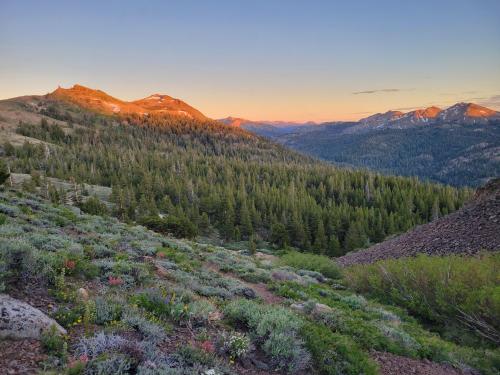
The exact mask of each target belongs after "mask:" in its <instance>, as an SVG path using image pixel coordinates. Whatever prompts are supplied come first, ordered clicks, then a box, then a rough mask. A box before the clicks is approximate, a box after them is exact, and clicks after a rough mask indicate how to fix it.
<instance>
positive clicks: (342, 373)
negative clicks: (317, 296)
mask: <svg viewBox="0 0 500 375" xmlns="http://www.w3.org/2000/svg"><path fill="white" fill-rule="evenodd" d="M301 331H302V336H303V337H304V339H305V342H306V347H307V349H308V350H309V352H310V353H311V355H312V358H313V360H314V365H315V367H316V369H317V370H318V371H319V373H320V374H321V375H359V374H364V375H372V374H373V375H375V374H377V373H378V372H377V368H376V366H375V364H374V363H373V362H372V361H371V360H370V358H369V357H368V355H367V354H366V353H364V352H363V351H361V350H360V349H359V348H358V346H357V345H356V344H355V343H354V342H353V341H352V340H351V339H350V338H349V337H347V336H342V335H339V334H337V333H333V332H332V331H331V330H330V329H328V327H325V326H322V325H320V324H315V323H308V324H306V325H304V326H303V328H302V330H301Z"/></svg>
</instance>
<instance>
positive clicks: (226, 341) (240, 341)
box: [219, 332, 250, 361]
mask: <svg viewBox="0 0 500 375" xmlns="http://www.w3.org/2000/svg"><path fill="white" fill-rule="evenodd" d="M219 343H220V347H221V351H222V352H223V353H225V354H227V355H229V358H230V359H231V360H233V361H234V360H235V359H237V358H241V357H244V356H245V355H246V354H247V353H248V351H249V349H250V338H249V337H248V336H247V335H245V334H243V333H240V332H230V333H229V332H224V333H223V334H222V335H221V336H220V338H219Z"/></svg>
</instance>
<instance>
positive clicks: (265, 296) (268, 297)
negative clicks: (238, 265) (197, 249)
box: [204, 263, 283, 304]
mask: <svg viewBox="0 0 500 375" xmlns="http://www.w3.org/2000/svg"><path fill="white" fill-rule="evenodd" d="M204 267H205V268H206V269H208V270H210V271H213V272H217V273H218V274H219V275H221V276H223V277H225V278H228V279H232V280H236V281H238V282H240V283H241V284H243V285H245V286H246V287H247V288H250V289H252V290H253V291H254V292H255V294H256V295H257V296H259V297H260V298H262V300H263V301H265V302H266V303H271V304H278V303H280V302H283V298H282V297H279V296H277V295H275V294H273V293H272V292H271V291H269V289H267V285H266V284H264V283H257V284H254V283H249V282H248V281H245V280H242V279H240V278H239V277H238V275H235V274H234V273H231V272H222V271H221V270H220V269H219V267H218V266H217V265H216V264H214V263H205V264H204Z"/></svg>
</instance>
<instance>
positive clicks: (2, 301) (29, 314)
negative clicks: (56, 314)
mask: <svg viewBox="0 0 500 375" xmlns="http://www.w3.org/2000/svg"><path fill="white" fill-rule="evenodd" d="M51 326H55V327H56V329H57V331H58V332H59V333H61V334H66V330H65V329H64V328H63V327H61V326H60V325H59V324H58V323H57V322H56V321H55V320H54V319H51V318H49V317H48V316H47V315H45V314H44V313H43V312H41V311H40V310H38V309H37V308H35V307H33V306H31V305H28V304H27V303H25V302H23V301H19V300H17V299H15V298H12V297H10V296H8V295H6V294H0V339H5V338H12V339H26V338H33V339H39V338H40V336H41V334H42V333H43V332H44V331H45V330H47V329H49V328H50V327H51Z"/></svg>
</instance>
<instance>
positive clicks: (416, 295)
mask: <svg viewBox="0 0 500 375" xmlns="http://www.w3.org/2000/svg"><path fill="white" fill-rule="evenodd" d="M499 272H500V254H499V253H489V254H488V253H485V254H482V255H480V256H478V257H461V256H445V257H432V256H427V255H420V256H418V257H415V258H405V259H395V260H386V261H382V262H378V263H375V264H371V265H358V266H353V267H351V268H349V269H348V270H347V271H346V272H345V274H346V279H347V281H348V283H349V285H350V286H351V287H352V288H353V289H355V290H356V291H358V292H361V293H365V294H368V295H370V296H372V297H376V298H378V299H379V300H380V301H383V302H386V303H392V304H395V305H399V306H403V307H405V308H407V309H408V311H409V312H410V313H411V314H413V315H415V316H416V317H418V318H421V319H423V320H424V321H426V322H431V323H433V324H434V325H435V326H437V327H438V328H444V327H445V325H447V324H449V320H450V319H451V320H452V321H453V322H455V323H456V324H457V325H461V326H462V327H463V328H466V329H465V330H464V329H463V328H462V330H461V331H462V332H464V331H466V330H472V331H473V332H475V333H476V335H477V337H478V338H479V337H480V338H481V339H483V340H484V339H487V340H489V341H490V342H493V343H496V344H498V343H500V320H499V319H498V317H499V316H500V286H499V285H498V274H499ZM458 336H462V334H461V333H460V332H457V334H456V335H455V338H456V339H457V340H459V339H458Z"/></svg>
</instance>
